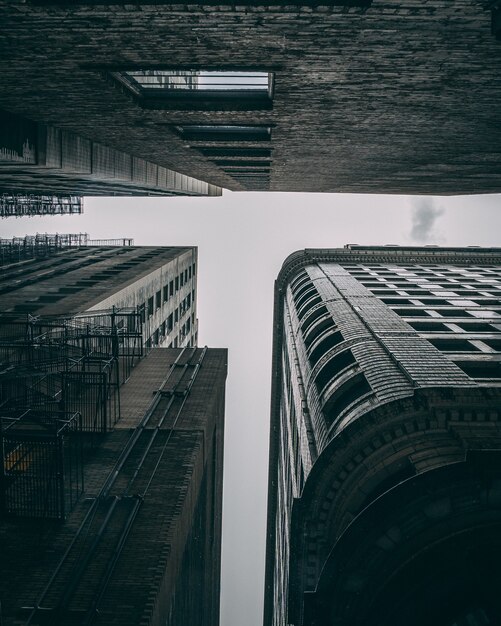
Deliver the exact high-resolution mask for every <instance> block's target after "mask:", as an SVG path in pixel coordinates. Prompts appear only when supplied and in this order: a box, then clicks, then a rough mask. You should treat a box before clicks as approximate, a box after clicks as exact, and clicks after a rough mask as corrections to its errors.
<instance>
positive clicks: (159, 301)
mask: <svg viewBox="0 0 501 626" xmlns="http://www.w3.org/2000/svg"><path fill="white" fill-rule="evenodd" d="M161 306H162V292H161V291H157V292H156V294H155V307H156V308H157V309H159V308H160V307H161Z"/></svg>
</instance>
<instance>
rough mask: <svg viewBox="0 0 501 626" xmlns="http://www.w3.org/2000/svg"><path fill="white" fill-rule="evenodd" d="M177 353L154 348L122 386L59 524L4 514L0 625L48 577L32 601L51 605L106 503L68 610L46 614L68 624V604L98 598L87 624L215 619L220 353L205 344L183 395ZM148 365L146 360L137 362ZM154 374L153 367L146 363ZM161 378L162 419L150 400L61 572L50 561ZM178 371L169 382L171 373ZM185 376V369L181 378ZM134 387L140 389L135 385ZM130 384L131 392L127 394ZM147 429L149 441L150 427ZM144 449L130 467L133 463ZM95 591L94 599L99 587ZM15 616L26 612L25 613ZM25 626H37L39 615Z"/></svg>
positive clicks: (14, 619)
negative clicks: (109, 426) (80, 491)
mask: <svg viewBox="0 0 501 626" xmlns="http://www.w3.org/2000/svg"><path fill="white" fill-rule="evenodd" d="M180 352H181V351H177V350H165V349H156V350H153V351H152V352H151V353H150V355H149V356H148V357H146V359H145V361H144V362H143V364H142V365H143V367H141V366H138V368H137V369H136V370H134V372H133V375H132V378H131V387H130V390H127V384H126V385H125V388H124V396H123V402H124V403H126V402H127V403H128V402H129V400H130V398H131V396H134V402H135V404H134V407H132V405H130V406H128V407H126V408H125V409H124V413H125V422H124V423H123V424H121V425H120V426H119V427H117V429H116V430H115V431H114V432H112V433H110V434H108V435H107V436H106V437H104V438H103V439H102V440H101V441H100V442H99V443H98V445H97V446H96V447H95V448H94V449H93V450H90V451H89V452H88V456H87V462H86V465H85V485H86V486H85V493H84V497H83V498H82V499H81V500H80V502H79V503H78V505H77V506H76V508H75V509H74V511H73V512H72V514H71V515H70V517H69V518H68V520H67V521H65V522H64V523H62V524H54V523H50V524H49V523H43V522H41V521H40V520H36V521H34V522H33V521H29V520H11V521H2V522H1V523H0V550H1V554H2V559H1V560H0V596H1V598H2V623H3V624H5V626H13V625H14V624H19V623H23V622H22V621H21V622H20V621H19V620H21V618H22V616H23V612H22V611H21V610H20V608H21V607H23V606H33V603H34V601H35V600H36V599H37V598H38V599H41V593H42V590H43V589H44V588H45V586H46V585H47V583H48V582H49V579H50V577H51V575H52V574H53V573H55V577H54V580H53V581H52V582H51V583H50V584H49V587H48V593H47V594H46V595H45V596H44V597H43V599H42V600H41V605H42V606H45V607H47V608H51V607H55V606H56V605H57V604H58V602H59V601H61V598H62V596H63V594H64V593H65V591H67V589H68V586H69V585H70V581H71V580H72V579H74V578H73V577H74V575H75V571H76V569H78V564H79V562H81V561H82V560H83V559H84V558H85V555H86V554H87V553H88V552H89V546H90V545H91V543H92V541H93V540H94V538H95V537H96V536H97V535H96V533H97V530H98V529H99V527H100V525H101V524H102V523H103V520H104V516H105V514H106V512H107V511H108V510H109V506H110V503H112V502H113V499H114V498H116V499H117V500H116V502H117V504H116V508H115V509H114V511H113V515H112V516H111V518H110V521H109V523H108V524H107V526H106V529H105V533H104V535H103V537H102V539H101V542H100V544H99V549H98V550H97V551H96V552H94V553H91V554H92V558H91V560H90V563H89V564H88V566H87V567H86V568H85V571H84V573H83V575H82V576H81V577H80V578H79V579H78V583H77V585H76V587H75V590H74V592H73V593H71V594H70V601H69V604H68V606H67V609H68V610H69V613H68V614H65V613H64V612H63V614H62V615H61V616H60V617H56V621H55V622H54V623H55V624H60V625H61V626H69V624H79V623H81V622H80V619H79V617H78V612H79V611H81V612H85V611H87V610H89V609H90V608H91V607H92V602H93V601H94V600H96V598H97V599H98V601H97V604H98V607H99V614H98V615H96V616H95V619H94V622H93V623H96V624H102V625H103V626H104V625H106V626H111V625H116V626H119V625H120V626H126V625H130V626H147V625H148V626H166V625H167V626H185V624H190V625H194V626H206V625H207V626H209V625H210V626H217V624H218V616H219V575H220V573H219V568H220V550H221V507H222V454H223V411H224V380H225V377H226V362H227V354H226V351H225V350H210V351H208V352H207V353H206V356H205V358H204V360H203V367H201V368H200V369H199V370H198V375H197V377H196V379H195V382H194V384H193V387H192V388H191V392H190V393H189V394H188V395H187V396H186V397H185V396H183V395H179V396H172V395H169V394H170V393H171V392H173V391H175V390H177V391H178V392H182V391H183V390H185V389H186V387H187V381H188V379H189V378H190V376H191V374H192V373H193V371H194V368H193V364H192V365H190V366H188V367H187V368H177V367H173V365H172V364H173V362H174V359H175V358H176V357H178V356H179V354H180ZM192 354H193V358H194V361H193V363H195V362H196V361H197V360H198V359H199V357H200V356H201V354H202V350H200V349H193V350H189V351H185V353H184V356H183V359H184V360H182V362H183V363H184V362H186V361H188V357H191V356H192ZM148 361H150V362H149V363H148ZM152 363H153V364H154V365H155V366H156V368H155V369H156V370H157V372H156V373H154V374H153V375H152V373H151V371H150V370H151V368H150V367H149V365H151V364H152ZM169 371H170V372H171V373H172V375H171V376H170V378H169V380H168V381H167V382H166V383H165V384H164V385H163V386H162V389H163V391H164V392H165V393H166V396H165V400H166V401H167V399H168V398H172V400H173V402H172V403H171V405H170V412H169V413H168V417H169V419H168V420H167V421H165V422H164V423H161V422H160V420H161V417H162V415H164V413H165V409H166V403H165V402H163V403H160V404H159V405H158V406H157V407H156V409H155V411H154V412H153V413H152V416H151V419H150V420H149V422H148V424H147V425H146V426H145V428H143V429H142V432H141V436H140V438H139V440H138V442H137V444H136V446H135V448H134V449H133V452H132V454H131V455H130V456H129V457H128V458H127V460H126V462H125V464H124V465H123V466H122V467H121V468H120V471H119V472H118V475H117V478H116V480H115V482H114V484H113V487H112V489H111V491H110V492H109V496H108V497H106V498H101V499H100V500H99V506H98V507H97V508H96V509H95V510H94V512H93V515H92V516H91V518H90V521H89V520H88V521H87V522H86V524H85V525H84V527H83V533H82V535H80V536H79V538H78V539H77V541H76V543H75V545H74V547H73V548H71V549H70V550H69V552H68V557H67V558H66V560H65V561H64V564H63V566H62V568H61V569H60V570H59V572H56V570H55V568H56V566H57V564H58V563H59V561H60V559H61V557H62V555H63V554H64V552H65V551H66V550H68V549H69V546H70V542H71V541H72V540H73V538H74V537H75V534H76V531H77V529H78V528H79V526H80V524H81V523H82V520H83V519H84V516H85V514H86V512H87V511H88V510H89V507H90V506H91V504H92V502H93V499H94V498H96V496H98V494H99V493H100V491H101V489H102V486H103V483H104V481H105V479H106V478H107V477H108V476H109V475H110V473H111V472H112V470H113V468H114V467H116V463H117V461H118V459H119V458H120V454H121V452H122V450H123V449H124V446H125V445H126V443H127V441H128V440H129V439H130V437H131V435H132V433H133V429H134V428H135V427H136V426H137V425H138V424H139V420H140V419H141V418H142V417H143V416H144V414H145V412H146V409H147V408H148V406H149V404H150V402H151V399H152V391H153V390H154V389H158V388H159V387H160V386H161V381H162V380H164V379H165V378H166V374H167V373H168V372H169ZM181 371H183V372H184V374H185V377H184V378H183V379H182V384H181V386H179V385H177V387H176V383H177V382H179V380H180V376H179V372H181ZM186 374H187V375H186ZM141 383H142V385H141ZM138 385H139V388H140V389H142V391H139V392H138ZM157 428H158V430H157V434H156V436H155V438H154V439H153V440H152V439H151V435H152V434H153V433H154V432H155V431H156V429H157ZM150 441H152V442H153V443H152V444H151V447H150V448H149V450H148V453H147V455H146V458H145V462H144V464H143V465H141V466H140V463H139V462H140V460H141V458H142V456H143V454H145V452H146V450H147V447H146V446H147V444H148V443H149V442H150ZM137 495H139V496H141V500H140V501H141V505H140V508H139V512H138V514H137V517H136V518H135V520H134V523H133V525H132V527H131V529H130V532H129V534H128V535H127V538H126V542H125V545H124V547H123V550H122V551H121V552H120V557H119V559H118V561H117V562H116V564H115V566H114V568H113V569H112V575H111V578H110V579H109V580H108V581H107V582H106V585H105V586H103V585H104V583H103V582H102V581H103V580H104V579H103V574H104V573H105V571H106V568H107V566H108V564H109V563H110V562H111V560H112V558H113V550H114V547H115V546H116V545H117V538H118V537H119V534H120V530H121V528H122V526H124V524H125V522H126V519H127V516H128V515H129V514H130V512H131V507H132V506H133V504H134V502H135V501H137ZM100 589H102V590H103V591H104V593H103V595H102V597H101V598H99V596H98V595H97V594H98V592H99V590H100ZM24 615H25V616H26V612H25V613H24ZM32 623H33V624H39V623H41V622H40V621H39V618H38V616H37V617H35V619H34V621H33V622H32Z"/></svg>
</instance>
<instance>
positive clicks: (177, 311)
mask: <svg viewBox="0 0 501 626" xmlns="http://www.w3.org/2000/svg"><path fill="white" fill-rule="evenodd" d="M176 322H179V309H176V310H175V311H174V323H176Z"/></svg>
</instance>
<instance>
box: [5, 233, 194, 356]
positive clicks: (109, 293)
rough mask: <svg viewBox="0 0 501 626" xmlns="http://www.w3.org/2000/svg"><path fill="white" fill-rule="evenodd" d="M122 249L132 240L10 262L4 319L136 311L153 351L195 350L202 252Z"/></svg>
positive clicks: (73, 245)
mask: <svg viewBox="0 0 501 626" xmlns="http://www.w3.org/2000/svg"><path fill="white" fill-rule="evenodd" d="M46 237H47V236H45V238H46ZM55 237H56V236H53V239H55ZM64 238H65V236H64V235H59V239H60V240H61V239H63V240H64ZM124 241H130V240H116V241H115V242H114V243H115V245H88V244H89V243H91V244H92V243H93V242H92V241H90V242H89V240H86V239H85V238H83V239H78V236H74V239H71V235H69V236H68V242H69V245H68V246H66V247H65V246H61V247H59V248H56V249H55V253H54V254H48V255H47V256H42V257H36V258H31V259H30V258H27V259H24V260H22V262H10V263H9V262H7V263H6V264H5V265H4V266H3V268H2V274H1V276H0V294H1V298H2V313H5V314H8V315H11V316H19V314H25V315H26V314H29V315H37V316H38V315H41V316H54V315H56V316H63V317H71V316H73V315H75V314H80V315H83V314H86V315H87V316H92V314H93V312H94V311H97V312H99V311H102V310H106V309H111V308H112V307H116V308H117V309H118V310H122V309H127V310H134V311H137V313H138V315H139V316H140V317H141V320H142V333H143V340H144V343H145V345H146V347H147V348H149V347H154V346H161V347H171V348H177V347H180V348H181V347H185V346H195V345H196V343H197V330H198V320H197V311H196V276H197V248H194V247H189V248H182V247H144V246H143V247H140V246H133V245H127V246H122V245H117V243H118V244H122V243H123V242H124ZM82 242H83V244H84V245H80V244H81V243H82ZM95 243H97V244H99V243H104V244H106V243H107V242H106V241H104V242H95ZM1 248H2V245H1V242H0V250H1Z"/></svg>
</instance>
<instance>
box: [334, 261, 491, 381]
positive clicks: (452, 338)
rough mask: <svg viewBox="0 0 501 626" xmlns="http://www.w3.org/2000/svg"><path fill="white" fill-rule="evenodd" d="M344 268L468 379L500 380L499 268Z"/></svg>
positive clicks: (377, 266)
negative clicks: (455, 365) (454, 364)
mask: <svg viewBox="0 0 501 626" xmlns="http://www.w3.org/2000/svg"><path fill="white" fill-rule="evenodd" d="M343 267H344V268H345V269H346V270H347V271H348V272H349V274H350V275H351V276H353V277H354V278H356V279H357V280H358V281H359V282H360V283H361V284H363V285H364V286H365V287H366V288H367V289H368V290H369V291H370V292H371V293H372V294H374V295H375V296H376V297H378V298H379V299H380V300H381V301H382V302H384V303H385V304H386V305H387V306H388V307H389V308H391V309H392V310H393V311H394V312H395V313H396V314H397V315H399V316H400V317H402V318H403V319H404V320H405V321H406V322H407V323H408V324H409V325H410V326H411V327H412V328H413V329H414V330H415V331H416V332H418V333H419V335H420V336H421V337H423V338H425V339H427V340H428V341H430V343H431V344H432V345H434V346H435V347H436V348H437V349H438V350H440V351H441V352H443V353H444V354H446V355H447V356H448V358H450V359H451V360H452V361H454V362H455V363H456V364H457V365H458V366H459V367H460V368H461V369H462V370H463V371H464V372H466V373H467V374H468V376H470V377H472V378H475V379H477V380H479V381H482V380H484V381H485V380H486V379H490V381H489V382H492V380H493V379H494V380H495V379H497V380H501V268H499V267H494V266H487V267H477V266H473V267H467V268H466V267H465V268H463V267H457V266H445V265H426V266H424V265H423V266H421V265H398V266H396V265H384V264H380V265H378V264H367V265H363V264H359V265H355V264H350V265H343Z"/></svg>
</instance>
